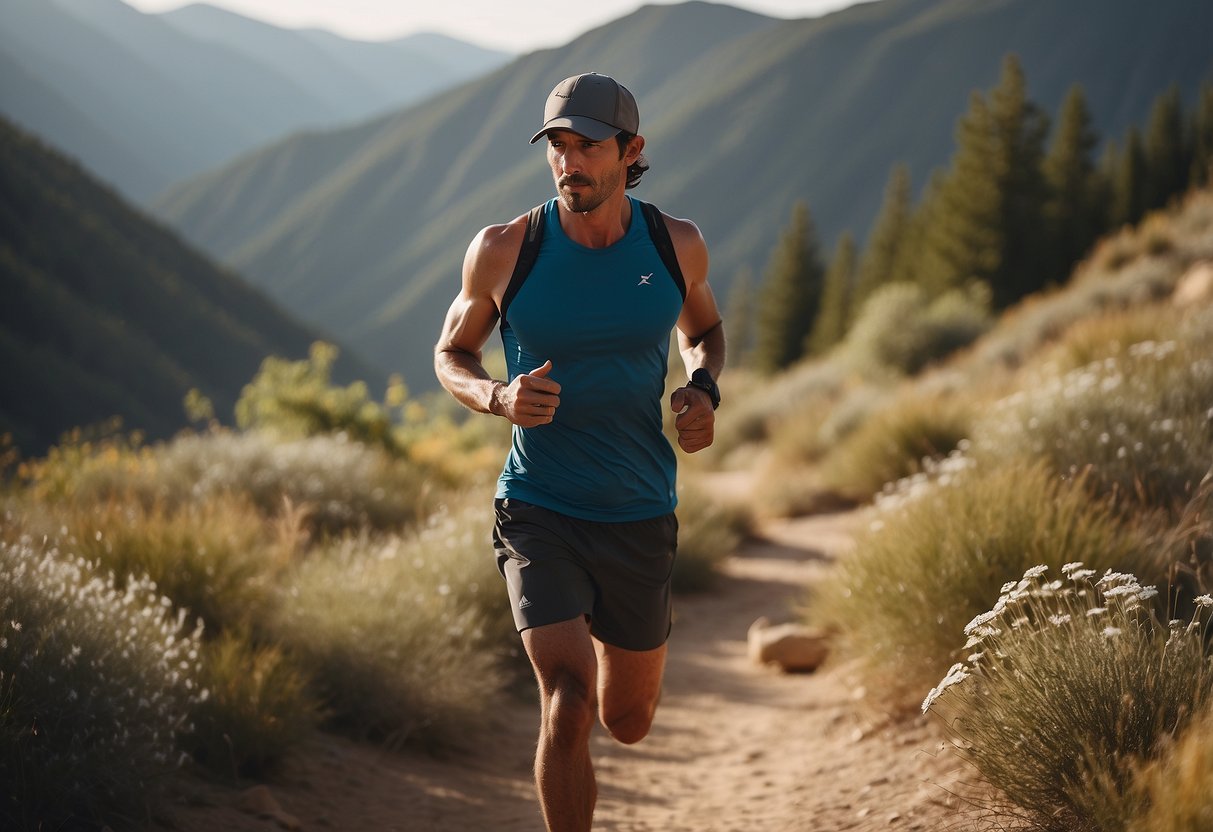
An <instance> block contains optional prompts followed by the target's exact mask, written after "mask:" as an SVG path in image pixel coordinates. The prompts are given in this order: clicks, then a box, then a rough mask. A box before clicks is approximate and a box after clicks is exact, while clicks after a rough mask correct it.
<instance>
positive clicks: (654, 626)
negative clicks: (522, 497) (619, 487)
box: [493, 498, 678, 650]
mask: <svg viewBox="0 0 1213 832" xmlns="http://www.w3.org/2000/svg"><path fill="white" fill-rule="evenodd" d="M493 505H494V508H495V509H496V514H497V523H496V525H495V526H494V527H493V546H494V548H495V549H496V550H497V568H498V569H499V570H500V571H501V574H502V575H503V576H504V577H505V581H506V585H507V586H508V588H509V593H510V606H511V607H512V608H513V610H514V624H515V626H516V627H517V628H518V632H522V631H523V630H526V629H530V628H531V627H542V626H544V625H546V624H558V623H560V622H561V621H569V620H572V619H574V618H579V617H581V616H584V615H588V616H590V632H591V633H592V634H593V635H594V637H595V638H597V639H598V640H599V641H602V642H603V643H605V644H610V645H613V646H615V647H622V648H623V649H625V650H653V649H655V648H657V647H660V646H661V645H662V644H665V641H666V639H667V638H669V636H670V574H671V572H673V569H674V550H675V549H676V548H677V545H678V520H677V518H675V517H674V515H673V513H670V514H665V515H662V516H661V517H655V518H653V519H652V520H639V521H636V522H633V523H600V522H596V521H593V520H579V519H577V518H575V517H569V516H567V515H564V514H559V513H557V512H554V511H550V510H548V509H546V508H541V507H539V506H536V505H532V504H531V503H524V502H521V501H519V500H514V499H509V498H506V499H498V500H496V501H495V502H494V504H493Z"/></svg>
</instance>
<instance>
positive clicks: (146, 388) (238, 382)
mask: <svg viewBox="0 0 1213 832" xmlns="http://www.w3.org/2000/svg"><path fill="white" fill-rule="evenodd" d="M0 286H2V287H3V297H4V302H3V303H0V366H3V367H4V372H3V373H0V433H4V432H11V433H12V434H13V436H14V438H15V441H16V442H17V444H18V446H19V447H21V448H22V449H24V450H26V451H27V452H37V451H40V450H42V449H43V448H45V447H46V446H47V445H48V444H50V443H52V442H54V441H55V440H56V439H57V438H58V437H59V435H60V434H61V433H62V432H63V431H64V430H66V429H68V428H71V427H74V426H78V425H84V424H91V423H95V422H98V421H101V420H104V419H107V418H109V417H110V416H114V415H119V416H122V417H123V420H124V424H125V425H126V426H127V427H130V428H140V429H143V430H146V431H147V432H148V433H149V434H150V435H151V436H153V437H159V436H165V435H168V434H171V433H172V432H174V431H175V430H177V429H179V428H181V427H182V426H184V424H185V421H186V420H185V414H184V412H183V408H182V399H183V397H184V396H185V393H186V392H187V391H188V390H189V389H190V388H192V387H197V388H198V389H200V390H201V391H202V392H203V393H204V394H206V395H207V396H208V397H210V398H211V400H212V401H213V403H214V405H215V408H216V414H217V415H218V416H219V417H220V419H222V420H224V421H230V420H231V413H232V407H233V406H234V404H235V401H236V399H237V398H238V397H239V395H240V390H241V388H242V387H243V385H244V384H246V383H248V382H249V381H250V380H251V379H252V377H253V375H254V374H255V372H256V370H257V368H258V367H259V366H260V363H261V361H262V360H263V359H264V358H265V357H266V356H268V355H271V354H275V355H284V356H290V357H302V356H304V355H306V354H307V349H308V346H309V345H310V344H311V342H312V341H314V340H315V339H316V338H317V337H319V336H318V335H316V334H315V333H314V332H312V331H309V330H308V329H307V328H305V327H303V326H300V325H299V324H298V323H296V322H295V321H293V320H292V319H290V318H288V317H287V316H286V315H284V314H283V313H282V312H281V311H280V310H279V309H278V308H277V307H275V306H274V305H273V304H272V303H271V302H270V301H268V300H267V299H266V298H265V297H264V296H263V295H261V294H260V293H258V292H257V291H255V290H253V289H251V288H249V287H248V286H247V285H246V284H245V283H244V282H242V281H241V280H240V279H238V278H237V277H235V276H234V275H232V274H231V273H229V272H225V271H221V270H219V269H217V268H216V267H215V266H213V265H212V264H211V263H209V262H208V261H207V260H205V259H204V258H203V257H202V256H201V255H199V254H197V253H195V252H194V251H193V250H191V249H189V248H188V247H186V246H185V245H184V244H183V243H181V241H180V240H179V239H178V238H177V237H176V236H174V235H173V234H172V233H171V232H169V231H167V230H165V229H163V228H161V227H160V226H158V225H155V224H154V223H152V222H151V221H149V220H148V219H147V218H145V217H144V216H142V215H141V214H139V213H138V212H137V211H136V210H134V209H132V208H131V207H129V206H128V205H126V204H125V203H123V202H122V200H121V199H120V198H118V197H117V196H116V195H115V194H114V193H113V192H112V191H111V190H109V189H108V188H106V187H105V186H103V185H100V184H99V183H97V182H96V181H95V180H93V179H92V178H90V177H89V176H88V175H87V174H86V173H85V172H84V171H83V170H81V169H80V168H79V167H78V166H77V165H75V164H74V163H73V162H70V161H69V160H67V159H65V158H64V157H62V156H60V155H59V154H58V153H56V152H53V151H50V150H48V149H47V148H46V147H45V146H43V145H42V144H41V143H40V142H39V141H38V140H36V139H34V138H33V137H31V136H29V135H28V134H26V133H24V132H22V131H20V130H18V129H17V128H15V127H13V126H12V125H11V124H10V123H9V122H7V121H4V120H0ZM342 363H343V366H342V368H341V375H342V376H343V377H346V378H349V377H351V376H354V375H358V376H361V377H363V378H367V379H371V380H378V379H379V375H378V374H376V373H373V372H372V371H371V370H369V368H368V367H367V366H366V365H363V364H361V363H360V362H358V361H357V360H354V359H352V358H350V357H348V356H347V357H346V358H345V360H344V361H343V362H342Z"/></svg>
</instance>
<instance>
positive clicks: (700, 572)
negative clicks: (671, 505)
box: [673, 486, 753, 592]
mask: <svg viewBox="0 0 1213 832" xmlns="http://www.w3.org/2000/svg"><path fill="white" fill-rule="evenodd" d="M752 526H753V519H752V517H751V516H750V514H749V513H748V512H747V511H746V509H745V508H744V507H743V506H740V505H732V504H726V503H723V502H720V501H717V500H714V499H712V497H711V496H710V495H709V494H708V493H707V492H706V491H704V490H703V489H702V488H699V487H695V486H683V487H682V488H680V489H679V494H678V556H677V557H676V558H675V559H674V575H673V587H674V591H675V592H697V591H699V590H703V589H708V588H709V587H711V586H712V585H713V584H714V583H715V582H716V579H717V578H718V577H719V569H720V564H721V563H722V562H723V561H724V559H725V558H727V557H728V556H729V555H731V554H733V552H735V551H736V550H737V547H738V545H740V543H741V541H742V540H743V539H744V538H745V537H746V535H748V534H749V533H750V531H751V529H752Z"/></svg>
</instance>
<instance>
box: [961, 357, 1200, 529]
mask: <svg viewBox="0 0 1213 832" xmlns="http://www.w3.org/2000/svg"><path fill="white" fill-rule="evenodd" d="M1200 335H1201V334H1200V333H1197V336H1200ZM1203 335H1205V336H1207V333H1204V334H1203ZM1207 340H1208V338H1207V337H1194V338H1193V339H1191V340H1188V341H1183V342H1180V341H1143V342H1140V343H1136V344H1133V345H1131V346H1130V347H1128V348H1127V349H1125V350H1123V351H1121V352H1120V353H1118V354H1116V355H1112V356H1109V357H1107V358H1103V359H1101V360H1098V361H1094V362H1091V363H1089V364H1087V365H1085V366H1083V367H1080V368H1078V369H1075V370H1071V371H1069V372H1066V373H1056V372H1054V371H1052V370H1050V369H1049V368H1046V370H1045V372H1044V373H1043V375H1042V377H1041V378H1040V379H1038V380H1036V381H1035V382H1033V383H1031V384H1027V385H1025V386H1024V387H1023V389H1021V390H1020V391H1019V392H1016V393H1015V394H1013V395H1011V396H1009V397H1008V398H1006V399H1004V400H1003V401H1001V402H1000V403H999V404H998V405H997V406H996V407H995V408H994V410H993V412H992V413H991V415H990V418H989V419H987V420H985V421H984V422H983V423H982V424H980V425H979V427H978V429H977V431H976V433H975V445H976V446H977V448H978V450H979V452H980V453H982V454H985V455H989V456H991V457H994V458H1005V457H1007V456H1011V455H1026V456H1031V457H1039V458H1044V459H1047V460H1049V462H1050V464H1051V465H1052V467H1053V468H1054V470H1056V471H1057V472H1059V473H1062V474H1070V473H1075V472H1078V471H1083V470H1086V469H1088V468H1090V470H1091V474H1092V477H1091V480H1090V484H1091V486H1092V487H1093V488H1094V489H1095V491H1096V492H1097V493H1100V494H1119V495H1123V496H1125V497H1127V498H1129V499H1137V500H1144V501H1145V502H1146V505H1147V506H1162V507H1170V506H1171V505H1173V504H1174V503H1175V502H1177V501H1182V500H1183V499H1184V497H1185V496H1186V495H1187V494H1188V491H1189V490H1190V488H1191V487H1192V485H1193V484H1195V483H1197V482H1199V481H1200V479H1201V478H1202V477H1203V476H1204V475H1205V473H1206V472H1207V471H1208V470H1209V460H1210V459H1213V430H1210V421H1211V420H1213V410H1211V409H1210V403H1211V402H1213V358H1210V357H1209V355H1208V353H1207V352H1205V351H1204V350H1203V348H1202V346H1201V342H1202V341H1207Z"/></svg>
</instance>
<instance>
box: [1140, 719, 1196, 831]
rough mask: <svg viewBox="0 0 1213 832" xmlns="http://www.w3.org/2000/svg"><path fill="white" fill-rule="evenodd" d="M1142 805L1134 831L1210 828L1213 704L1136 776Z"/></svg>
mask: <svg viewBox="0 0 1213 832" xmlns="http://www.w3.org/2000/svg"><path fill="white" fill-rule="evenodd" d="M1138 789H1139V790H1140V791H1141V792H1142V793H1144V795H1145V803H1146V806H1145V809H1144V810H1142V811H1141V812H1140V814H1139V816H1138V817H1137V819H1136V821H1135V823H1134V824H1132V826H1131V827H1130V828H1131V829H1133V830H1134V832H1192V830H1194V829H1213V707H1209V705H1207V704H1206V706H1205V711H1204V714H1203V716H1202V717H1201V718H1200V720H1199V721H1198V722H1197V723H1196V724H1195V725H1192V726H1190V727H1189V728H1188V730H1187V731H1186V732H1185V733H1184V734H1183V735H1182V736H1181V737H1180V738H1179V741H1178V742H1177V743H1176V744H1175V745H1174V747H1172V748H1171V749H1169V750H1168V752H1167V753H1166V754H1164V755H1163V756H1162V757H1161V758H1159V759H1158V760H1156V761H1154V762H1152V763H1151V764H1150V765H1148V766H1146V767H1145V769H1144V770H1143V771H1142V773H1141V774H1140V775H1139V778H1138Z"/></svg>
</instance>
